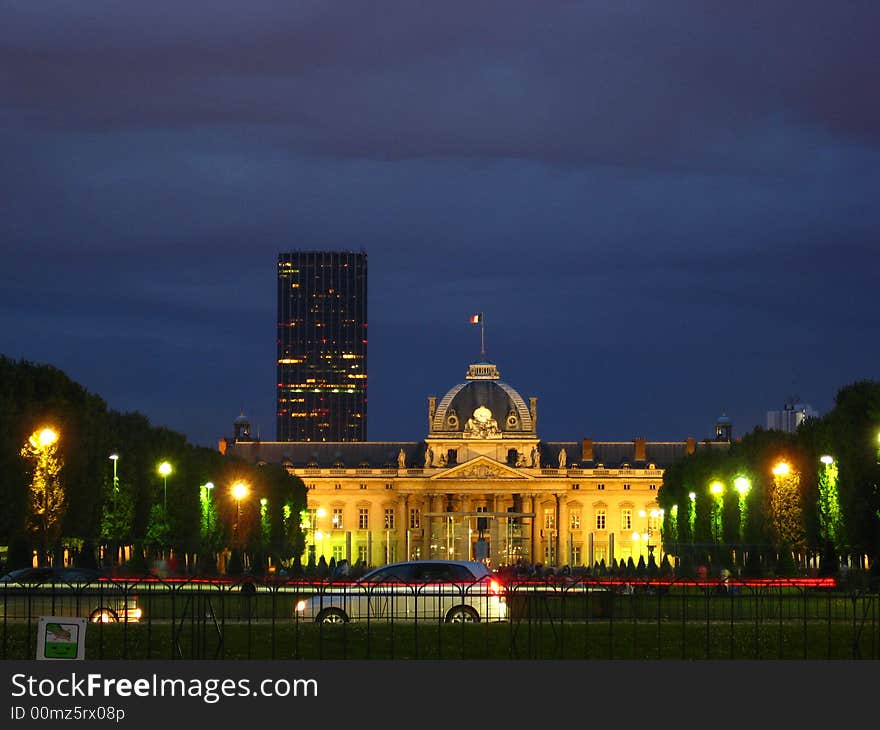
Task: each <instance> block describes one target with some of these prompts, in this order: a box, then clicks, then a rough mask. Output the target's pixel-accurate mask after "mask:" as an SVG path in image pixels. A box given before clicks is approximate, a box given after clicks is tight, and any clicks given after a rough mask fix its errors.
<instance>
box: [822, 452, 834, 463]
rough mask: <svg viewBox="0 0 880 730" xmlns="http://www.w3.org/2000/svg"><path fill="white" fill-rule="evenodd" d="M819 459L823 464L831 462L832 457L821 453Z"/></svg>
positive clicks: (832, 460)
mask: <svg viewBox="0 0 880 730" xmlns="http://www.w3.org/2000/svg"><path fill="white" fill-rule="evenodd" d="M819 461H821V462H822V463H823V464H833V463H834V457H833V456H828V454H823V455H822V456H820V457H819Z"/></svg>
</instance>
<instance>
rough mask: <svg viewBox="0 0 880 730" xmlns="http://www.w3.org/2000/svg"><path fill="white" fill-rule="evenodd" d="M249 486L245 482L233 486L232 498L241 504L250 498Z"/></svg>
mask: <svg viewBox="0 0 880 730" xmlns="http://www.w3.org/2000/svg"><path fill="white" fill-rule="evenodd" d="M248 492H250V489H248V485H247V484H245V483H244V482H236V483H235V484H233V485H232V496H233V497H235V499H236V500H238V501H239V502H240V501H241V500H243V499H244V498H245V497H247V496H248Z"/></svg>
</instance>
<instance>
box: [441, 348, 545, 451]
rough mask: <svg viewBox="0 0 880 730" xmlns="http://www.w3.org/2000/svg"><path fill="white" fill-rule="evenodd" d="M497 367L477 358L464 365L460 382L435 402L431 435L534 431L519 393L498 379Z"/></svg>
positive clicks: (498, 434) (473, 435) (488, 435)
mask: <svg viewBox="0 0 880 730" xmlns="http://www.w3.org/2000/svg"><path fill="white" fill-rule="evenodd" d="M500 378H501V376H500V374H499V372H498V368H497V367H496V366H495V365H493V364H492V363H490V362H486V361H480V362H476V363H472V364H471V365H470V366H469V367H468V372H467V376H466V380H465V382H464V383H459V384H458V385H456V386H454V387H452V388H451V389H450V390H449V392H447V393H446V395H444V396H443V397H442V398H441V399H440V401H439V402H438V404H437V408H436V410H435V411H434V415H433V418H432V419H431V435H441V434H453V433H455V434H461V436H463V437H464V438H493V437H494V438H501V437H502V436H503V435H504V434H507V433H510V434H517V435H534V433H535V423H534V420H533V418H532V413H531V411H530V410H529V407H528V405H526V402H525V400H523V397H522V396H521V395H520V394H519V393H517V392H516V391H515V390H514V389H513V388H511V387H510V386H509V385H508V384H507V383H504V382H502V381H501V379H500Z"/></svg>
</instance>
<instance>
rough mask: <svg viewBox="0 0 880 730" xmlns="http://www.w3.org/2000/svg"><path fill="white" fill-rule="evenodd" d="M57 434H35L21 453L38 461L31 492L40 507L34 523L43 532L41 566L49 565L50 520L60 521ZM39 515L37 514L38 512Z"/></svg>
mask: <svg viewBox="0 0 880 730" xmlns="http://www.w3.org/2000/svg"><path fill="white" fill-rule="evenodd" d="M58 438H59V437H58V432H57V431H56V430H55V429H53V428H49V427H45V428H42V429H40V430H39V431H35V432H34V433H32V434H31V435H30V437H29V438H28V446H29V447H30V449H29V450H27V451H24V452H22V453H23V454H27V455H29V456H31V457H33V458H34V459H35V462H36V463H35V465H34V475H33V480H32V481H31V491H32V493H33V495H34V503H35V504H38V505H39V511H38V514H35V515H34V517H35V518H38V519H39V522H37V520H36V519H35V520H34V522H35V523H37V524H38V525H39V530H40V557H39V560H40V564H43V561H48V541H49V540H48V538H49V520H50V518H53V521H54V518H56V517H57V515H56V514H54V513H55V512H56V509H55V505H56V503H59V495H57V494H56V491H57V490H56V488H57V487H58V482H57V477H56V476H55V475H57V473H58V472H57V470H58V460H57V457H56V456H55V449H54V447H55V444H56V443H57V442H58ZM35 511H36V510H35Z"/></svg>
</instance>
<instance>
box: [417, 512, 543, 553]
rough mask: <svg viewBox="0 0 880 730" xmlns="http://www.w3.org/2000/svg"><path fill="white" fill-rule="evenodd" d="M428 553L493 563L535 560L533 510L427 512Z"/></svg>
mask: <svg viewBox="0 0 880 730" xmlns="http://www.w3.org/2000/svg"><path fill="white" fill-rule="evenodd" d="M424 516H425V517H426V518H427V519H428V521H429V523H430V539H429V541H428V556H429V557H430V558H433V559H446V560H480V561H483V562H488V563H489V564H490V565H492V566H493V567H499V566H502V565H513V564H514V563H516V562H517V561H518V560H520V559H524V560H527V561H531V560H532V555H531V546H530V542H531V533H532V525H533V522H534V517H535V513H534V512H428V513H426V514H425V515H424Z"/></svg>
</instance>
